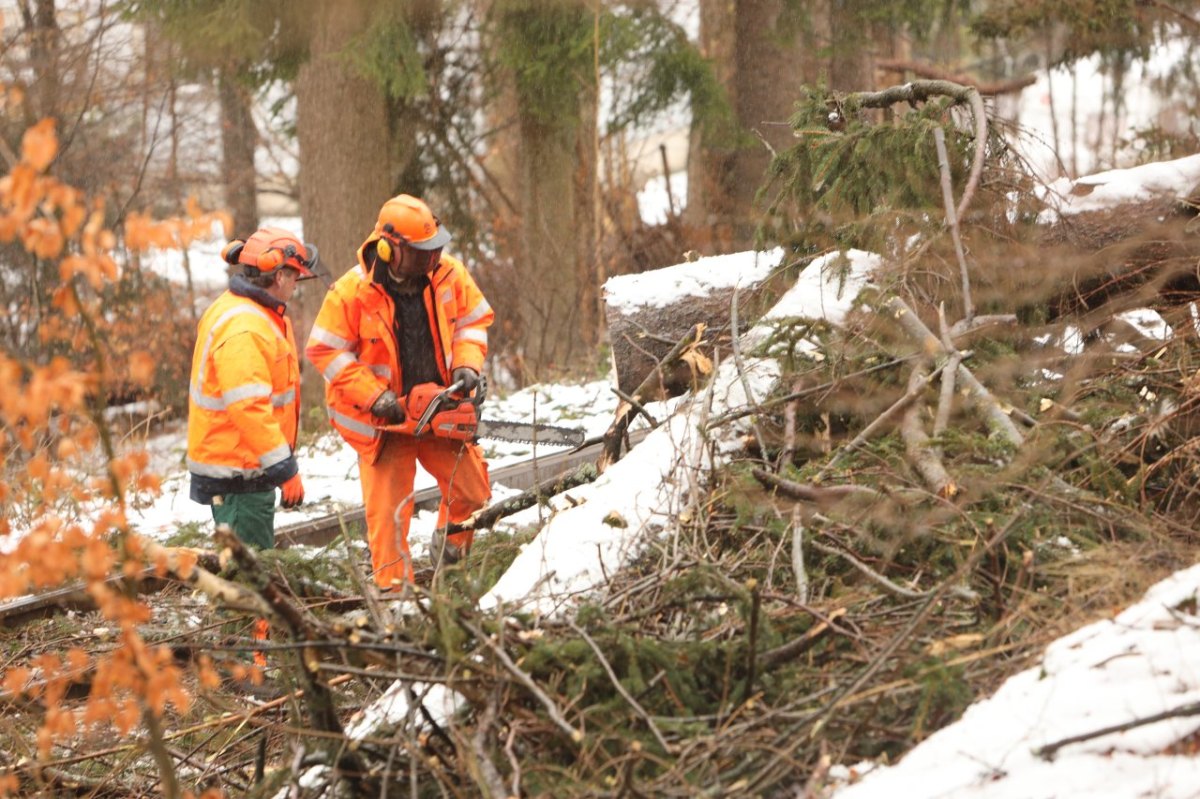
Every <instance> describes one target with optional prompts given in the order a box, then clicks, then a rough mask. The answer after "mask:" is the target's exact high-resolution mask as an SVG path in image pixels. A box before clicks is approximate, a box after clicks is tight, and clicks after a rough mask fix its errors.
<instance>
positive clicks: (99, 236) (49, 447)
mask: <svg viewBox="0 0 1200 799" xmlns="http://www.w3.org/2000/svg"><path fill="white" fill-rule="evenodd" d="M58 153H59V141H58V137H57V133H56V129H55V123H54V121H53V120H48V119H47V120H42V121H41V122H39V123H37V124H36V125H34V126H33V127H31V128H30V129H29V130H27V131H26V132H25V134H24V136H23V138H22V141H21V147H20V154H19V160H18V162H17V163H15V164H9V168H8V172H7V174H4V175H2V176H0V243H3V244H5V245H10V247H11V246H14V245H15V247H17V248H19V249H18V250H17V252H18V253H19V252H20V250H22V249H23V250H24V251H25V252H26V253H28V254H29V255H31V256H33V259H31V262H33V263H35V265H38V266H42V267H49V274H50V275H51V276H52V278H53V276H54V275H56V276H57V284H56V285H55V286H54V289H53V292H52V293H51V294H50V295H49V296H50V302H49V304H48V307H46V303H44V302H43V307H38V308H37V315H36V316H31V318H30V319H28V320H27V323H28V327H29V329H30V330H35V329H36V334H37V335H36V336H34V337H31V341H34V342H37V343H39V344H40V345H41V347H42V348H41V349H40V351H39V352H40V353H41V354H40V355H34V356H32V357H31V356H30V355H28V354H25V355H21V356H18V355H16V354H14V353H13V352H12V351H7V350H6V351H2V352H0V542H2V543H4V544H5V546H4V547H2V549H3V550H4V554H0V599H3V598H7V597H12V596H17V595H20V594H25V593H29V592H34V591H40V590H45V589H48V588H52V587H56V586H60V585H64V584H68V583H71V582H76V581H77V582H82V583H83V585H84V586H85V590H86V591H87V593H88V594H89V595H90V597H91V598H92V599H93V601H94V602H95V603H96V606H97V607H98V609H99V611H100V613H101V615H102V616H103V617H104V619H105V620H106V625H107V628H109V629H111V630H112V632H111V633H109V635H110V636H111V641H110V642H108V645H106V646H103V647H98V648H97V649H99V650H104V652H103V654H100V655H95V656H93V655H89V654H88V653H87V652H86V651H84V649H82V648H73V649H68V650H66V651H65V652H55V651H50V650H49V649H48V650H47V651H44V652H41V653H40V654H37V655H36V656H34V657H33V658H32V659H30V660H28V661H27V662H24V663H9V664H6V665H7V666H8V668H7V670H6V671H3V672H0V691H2V692H3V694H4V695H5V696H7V697H9V698H18V697H24V698H28V699H33V700H35V701H37V702H38V703H39V704H40V705H41V706H42V708H43V709H44V715H43V718H42V726H41V728H40V730H39V731H38V733H37V737H36V746H37V751H38V754H39V756H40V757H43V758H45V757H49V756H51V755H52V753H53V748H54V745H55V743H56V742H59V741H67V740H71V741H75V742H78V741H81V740H84V739H86V738H87V736H91V735H95V734H97V733H102V732H103V731H104V730H107V729H114V730H116V731H117V732H119V733H122V734H124V733H128V732H130V731H131V730H133V729H134V728H135V727H137V726H138V725H139V724H141V723H142V722H143V721H144V719H145V718H146V714H152V715H154V716H162V715H164V714H166V713H168V712H171V711H175V712H180V713H184V712H187V710H188V708H189V707H190V706H191V703H192V697H191V695H190V694H189V692H188V691H187V690H186V689H185V688H184V685H185V681H184V675H183V673H182V671H181V669H180V667H179V666H178V665H177V664H176V663H175V661H174V659H173V657H172V655H171V653H170V650H169V649H166V648H163V647H153V646H150V645H148V644H147V643H146V642H145V641H144V640H143V639H142V638H141V636H140V634H139V632H138V630H139V627H140V625H143V624H145V623H146V622H147V621H148V620H149V618H150V611H149V608H148V607H147V606H146V605H145V604H143V603H142V602H140V601H138V600H137V598H136V597H134V596H131V595H129V594H128V593H126V592H125V591H124V590H122V589H121V588H120V587H119V584H118V583H112V582H109V578H110V577H112V576H114V575H124V576H126V577H131V578H137V577H139V575H141V574H142V573H143V572H144V570H145V569H146V568H147V566H148V565H149V566H157V567H158V571H159V572H160V573H161V572H162V571H163V566H162V564H156V563H153V562H152V561H153V559H152V558H148V557H147V556H146V554H145V553H144V552H143V546H142V542H141V539H139V538H138V537H137V536H136V535H134V534H133V533H132V532H131V531H130V529H129V525H128V522H127V520H126V515H125V508H126V503H127V501H128V499H129V497H130V496H131V495H132V494H134V493H137V492H150V493H156V492H157V491H158V486H159V478H158V477H157V475H155V474H154V473H153V472H152V470H151V468H150V464H149V457H148V456H147V454H146V453H144V452H117V451H115V449H114V448H113V447H112V445H111V443H110V442H111V439H112V436H111V435H110V434H109V431H107V430H106V429H105V422H104V421H103V415H102V413H100V410H101V407H100V406H101V405H102V403H103V402H104V400H105V396H106V387H111V385H112V384H113V383H119V384H121V385H127V384H129V383H133V384H135V385H140V386H147V385H149V384H150V383H151V382H152V381H153V379H154V376H155V371H156V367H157V365H158V364H159V362H160V360H161V357H162V353H158V354H156V355H155V354H151V352H150V348H151V347H152V346H154V341H153V335H152V327H153V325H152V324H148V323H147V322H146V321H145V320H144V319H142V318H141V317H140V316H139V314H141V313H143V312H145V309H146V308H149V309H151V311H150V312H156V313H157V312H163V309H161V308H159V309H158V310H157V311H154V310H153V309H154V307H155V306H153V303H151V302H146V303H143V304H142V306H144V307H138V308H137V309H136V310H137V311H138V313H135V314H119V313H113V312H112V309H111V308H110V307H106V305H105V297H106V296H108V295H110V294H111V289H112V287H113V286H114V285H115V284H116V283H117V281H119V280H121V277H122V270H123V269H127V268H128V267H125V266H124V265H119V264H118V261H117V259H116V258H115V257H114V251H115V250H116V248H117V247H118V244H121V245H123V246H124V248H125V249H126V250H127V251H129V252H144V251H146V250H148V249H150V248H152V247H159V248H167V247H172V248H177V247H186V246H188V245H190V244H191V243H193V242H194V241H195V240H197V239H198V238H200V237H208V236H210V235H211V233H212V228H213V225H214V223H215V222H217V221H220V222H223V223H224V225H225V228H226V230H228V228H229V226H230V223H229V220H228V216H227V215H225V214H210V213H203V212H202V211H201V210H200V209H199V207H198V206H197V205H196V203H195V202H194V201H192V202H190V203H189V205H188V207H187V209H186V216H185V218H182V219H174V220H166V221H157V220H154V219H151V218H150V217H149V216H147V215H144V214H138V213H130V214H128V215H126V216H125V219H124V222H123V226H122V228H121V229H120V235H119V236H118V233H116V232H114V231H113V230H110V229H108V228H107V227H106V214H105V207H104V204H103V202H101V201H99V200H96V199H91V198H88V197H87V196H86V195H85V194H84V193H83V192H81V191H80V190H78V189H76V188H74V187H72V186H69V185H66V184H65V183H63V182H62V181H60V180H59V179H57V178H56V177H54V176H53V175H52V174H50V173H49V172H48V170H51V169H52V167H53V164H54V162H55V159H56V157H57V156H58ZM0 268H5V269H13V270H15V269H19V268H21V267H18V266H15V265H14V264H11V263H10V264H0ZM43 273H44V272H43ZM22 279H24V278H23V276H22ZM168 305H169V303H168ZM166 312H174V313H176V314H178V313H179V310H178V308H177V307H176V308H167V309H166ZM26 352H28V350H27V351H26ZM56 352H57V353H59V354H54V353H56ZM64 352H65V353H68V354H66V355H64V354H62V353H64ZM12 524H18V525H19V526H20V535H19V537H18V538H16V540H12V539H9V540H7V541H5V540H4V537H5V536H6V535H7V534H9V533H10V525H12ZM198 671H199V678H200V680H199V682H200V685H202V686H203V685H209V684H212V682H213V680H214V679H215V677H214V675H215V672H214V670H213V668H212V666H211V664H207V665H203V666H202V667H201V668H200V669H199V670H198ZM72 685H86V686H89V687H88V689H87V698H86V699H85V700H82V701H80V700H76V699H70V700H69V699H68V698H67V696H68V689H69V688H70V687H71V686H72ZM72 695H74V694H72ZM21 789H22V786H21V784H20V781H19V780H18V778H17V774H16V773H14V772H4V771H0V796H3V795H6V794H8V793H16V792H19V791H20V790H21Z"/></svg>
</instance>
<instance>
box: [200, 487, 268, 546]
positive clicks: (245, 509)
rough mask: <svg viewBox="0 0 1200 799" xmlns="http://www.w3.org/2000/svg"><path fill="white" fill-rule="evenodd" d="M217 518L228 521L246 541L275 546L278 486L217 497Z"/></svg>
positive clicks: (220, 520)
mask: <svg viewBox="0 0 1200 799" xmlns="http://www.w3.org/2000/svg"><path fill="white" fill-rule="evenodd" d="M212 515H213V521H215V522H216V523H217V524H227V525H229V526H230V527H232V528H233V532H235V533H237V537H238V538H240V539H241V541H242V543H243V544H246V545H248V546H252V547H254V548H255V549H274V548H275V489H271V490H270V491H256V492H255V493H253V494H225V495H224V496H220V497H213V504H212Z"/></svg>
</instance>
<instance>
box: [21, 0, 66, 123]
mask: <svg viewBox="0 0 1200 799" xmlns="http://www.w3.org/2000/svg"><path fill="white" fill-rule="evenodd" d="M21 6H22V13H23V15H24V16H25V19H24V23H25V28H26V30H27V31H28V33H29V55H30V63H31V64H32V66H33V73H34V81H35V89H34V92H33V96H34V97H35V98H36V102H35V103H34V116H35V119H34V120H31V122H32V121H36V119H40V118H43V117H57V116H58V115H59V112H60V110H61V109H60V108H59V107H58V104H59V94H58V93H59V87H60V85H61V82H62V81H61V79H60V75H59V63H58V61H59V55H58V51H59V44H60V41H61V38H62V31H61V30H59V27H58V19H57V17H56V16H55V0H37V2H36V4H35V8H34V9H33V10H32V11H30V9H29V7H28V5H27V4H25V3H22V4H21ZM59 124H60V125H61V124H62V123H61V121H60V123H59Z"/></svg>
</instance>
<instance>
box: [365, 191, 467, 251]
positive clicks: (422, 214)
mask: <svg viewBox="0 0 1200 799" xmlns="http://www.w3.org/2000/svg"><path fill="white" fill-rule="evenodd" d="M451 238H453V237H452V236H451V235H450V231H448V230H446V228H445V227H444V226H443V225H442V223H441V221H440V220H439V219H438V218H437V217H436V216H434V215H433V212H432V211H430V210H429V206H428V205H426V204H425V203H424V202H423V201H422V200H419V199H417V198H416V197H413V196H412V195H411V194H398V195H396V196H395V197H393V198H392V199H390V200H388V201H387V202H385V203H384V204H383V207H382V208H380V209H379V219H378V220H376V222H375V229H374V230H373V231H371V236H370V238H369V239H367V241H368V242H370V241H376V242H377V244H376V245H375V251H376V252H377V253H378V254H379V257H380V259H382V260H383V261H384V262H390V261H391V260H392V247H394V246H396V245H400V244H405V245H407V246H409V247H412V248H413V249H414V250H426V251H430V250H440V249H442V247H445V246H446V243H447V242H448V241H450V239H451Z"/></svg>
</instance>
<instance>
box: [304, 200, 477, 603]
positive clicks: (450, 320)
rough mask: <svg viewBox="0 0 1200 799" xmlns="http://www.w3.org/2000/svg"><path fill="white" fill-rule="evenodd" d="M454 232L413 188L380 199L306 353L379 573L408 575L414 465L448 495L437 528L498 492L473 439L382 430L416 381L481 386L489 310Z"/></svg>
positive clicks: (463, 545) (402, 579)
mask: <svg viewBox="0 0 1200 799" xmlns="http://www.w3.org/2000/svg"><path fill="white" fill-rule="evenodd" d="M449 240H450V233H449V231H447V230H446V228H445V227H443V226H442V225H441V224H440V222H439V221H438V220H437V218H436V217H434V215H433V214H432V212H430V210H429V207H428V206H427V205H426V204H425V203H424V202H423V201H421V200H419V199H417V198H416V197H411V196H409V195H407V194H401V195H399V196H396V197H393V198H392V199H390V200H388V201H387V202H386V203H384V205H383V207H382V208H381V209H380V211H379V218H378V220H377V221H376V224H375V229H374V230H373V231H372V232H371V235H370V236H368V237H367V239H366V241H364V242H363V244H362V246H361V247H359V249H358V265H357V266H356V267H355V268H353V269H351V270H350V271H349V272H347V273H346V274H345V275H343V276H342V277H341V278H340V279H339V280H338V281H337V282H336V283H334V284H333V286H332V287H331V288H330V289H329V292H328V293H327V294H326V295H325V300H324V303H323V304H322V305H321V310H320V312H319V313H318V314H317V319H316V323H315V324H314V325H313V329H312V333H311V334H310V335H309V339H308V344H307V346H306V348H305V353H306V355H307V356H308V359H309V360H310V361H312V363H313V365H314V366H316V368H317V369H318V370H320V371H321V373H322V374H323V375H324V377H325V381H326V383H325V398H326V403H327V406H328V407H327V410H328V413H329V419H330V421H331V423H332V424H333V427H334V428H335V429H336V430H337V431H338V432H339V433H340V434H341V435H342V437H343V438H344V439H345V440H346V441H347V442H348V443H349V444H350V445H351V446H352V447H354V449H355V450H357V452H358V455H359V460H358V464H359V475H360V479H361V481H362V491H363V504H364V505H365V507H366V517H367V538H368V541H369V544H370V548H371V564H372V570H373V574H374V578H375V582H376V584H377V585H379V587H380V588H383V589H391V588H396V587H399V586H401V585H403V584H404V583H406V582H408V581H411V580H412V577H413V568H412V557H411V555H410V552H409V546H408V527H409V523H410V521H411V520H412V513H413V493H412V490H413V479H414V477H415V476H416V464H417V462H418V461H419V462H420V463H421V465H422V466H423V467H424V468H425V470H426V471H428V472H429V473H430V474H431V475H433V477H434V478H435V479H436V480H437V483H438V488H439V489H440V490H441V493H442V500H441V505H440V507H439V510H438V527H439V528H441V527H444V526H445V524H446V523H447V522H461V521H463V520H465V519H466V518H467V517H468V516H470V515H471V514H472V513H474V512H475V511H476V510H478V509H479V508H481V507H483V506H484V505H485V504H486V503H487V501H488V499H490V497H491V489H490V487H489V485H488V473H487V463H486V462H485V461H484V459H483V454H482V451H481V450H480V449H479V447H478V446H477V445H475V444H473V443H470V442H462V441H456V440H453V439H448V438H437V437H433V436H421V437H418V438H414V437H413V436H410V435H404V434H402V433H394V432H386V431H384V430H382V429H381V427H382V426H384V425H387V424H396V423H399V422H402V421H404V407H403V405H404V403H403V401H402V398H403V397H406V396H407V395H408V393H409V391H411V389H412V387H413V386H416V385H419V384H421V383H429V382H436V383H438V384H440V385H443V386H449V385H451V384H452V383H454V382H461V383H462V384H463V387H464V389H465V392H467V393H469V392H470V391H472V390H474V389H475V388H476V386H477V385H478V383H479V374H480V372H481V370H482V369H483V361H484V358H485V356H486V355H487V346H488V343H487V329H488V326H489V325H491V323H492V320H493V318H494V314H493V313H492V309H491V306H489V305H488V302H487V300H486V299H484V296H483V294H482V293H481V292H480V290H479V287H478V286H476V285H475V281H474V280H473V279H472V278H471V276H470V275H469V274H468V273H467V270H466V267H464V266H463V264H462V262H461V261H459V260H458V259H456V258H453V257H451V256H449V255H446V254H444V253H443V252H442V248H443V247H444V246H445V244H446V243H447V242H448V241H449ZM473 536H474V533H473V532H472V531H468V532H465V533H459V534H456V535H453V536H449V537H447V538H445V539H443V540H442V541H441V542H440V547H439V550H438V551H437V552H434V556H435V557H437V556H439V555H441V556H443V557H444V558H445V559H446V560H454V559H457V557H459V556H461V555H462V554H463V553H465V552H466V551H467V549H468V548H469V547H470V545H471V541H472V538H473Z"/></svg>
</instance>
